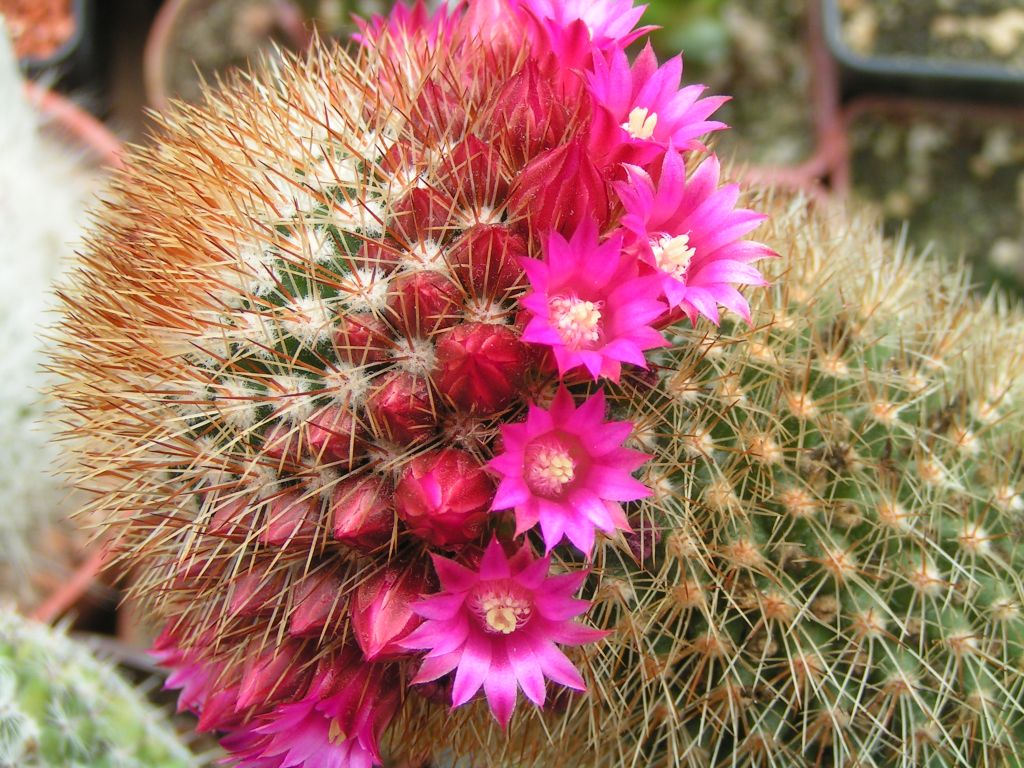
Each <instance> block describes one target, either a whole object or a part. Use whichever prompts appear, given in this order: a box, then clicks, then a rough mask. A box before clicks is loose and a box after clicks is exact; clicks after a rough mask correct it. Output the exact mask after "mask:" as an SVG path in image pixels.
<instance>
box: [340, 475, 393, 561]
mask: <svg viewBox="0 0 1024 768" xmlns="http://www.w3.org/2000/svg"><path fill="white" fill-rule="evenodd" d="M331 519H332V521H333V530H334V538H336V539H337V540H338V541H340V542H342V543H344V544H348V545H349V546H350V547H354V548H356V549H360V550H364V551H370V550H373V549H375V548H377V547H379V546H380V545H381V544H383V543H384V542H385V541H387V540H388V539H389V538H391V532H392V530H393V529H394V525H395V510H394V506H393V504H392V500H391V494H390V493H388V491H387V489H386V488H385V486H384V480H382V479H381V478H379V477H377V476H375V475H370V476H368V477H358V478H355V477H353V478H348V479H345V480H342V481H341V482H340V483H338V484H337V485H336V486H335V487H334V491H333V493H332V494H331Z"/></svg>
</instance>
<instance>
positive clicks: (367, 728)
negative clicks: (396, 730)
mask: <svg viewBox="0 0 1024 768" xmlns="http://www.w3.org/2000/svg"><path fill="white" fill-rule="evenodd" d="M314 681H315V682H314V683H313V685H312V687H311V688H310V690H309V691H308V692H307V693H306V695H305V696H303V697H301V698H299V699H297V700H294V701H291V702H289V703H287V704H282V705H280V706H278V707H276V708H275V709H274V710H273V711H272V712H270V713H269V714H265V715H263V716H260V717H257V718H255V719H253V720H252V721H250V722H248V723H246V724H245V725H244V726H242V727H239V728H236V729H235V730H233V731H232V732H231V733H229V734H228V735H227V736H226V737H225V738H223V739H222V740H221V744H222V745H223V746H224V748H225V749H227V750H228V751H229V752H230V753H231V755H232V757H233V758H234V759H237V760H239V765H240V766H241V767H242V768H371V767H372V766H375V765H380V764H381V757H380V748H379V746H378V740H379V738H380V734H381V732H382V731H383V730H384V728H385V727H386V726H387V724H388V723H389V722H390V721H391V718H392V717H394V714H395V712H396V711H397V709H398V705H399V703H400V699H401V692H400V687H399V685H398V680H397V677H396V676H395V674H394V672H393V671H392V670H391V669H390V668H388V667H385V666H382V665H379V664H367V663H366V662H365V661H363V659H362V655H361V654H360V653H359V651H357V650H354V649H352V648H346V649H345V650H344V651H343V652H342V654H341V656H340V657H339V658H336V659H330V660H325V661H324V662H321V664H320V665H319V666H318V668H317V670H316V674H315V675H314Z"/></svg>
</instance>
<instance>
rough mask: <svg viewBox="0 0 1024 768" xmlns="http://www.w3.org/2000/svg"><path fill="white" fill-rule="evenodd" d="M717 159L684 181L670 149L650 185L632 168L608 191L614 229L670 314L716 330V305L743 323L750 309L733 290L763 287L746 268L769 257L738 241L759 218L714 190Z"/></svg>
mask: <svg viewBox="0 0 1024 768" xmlns="http://www.w3.org/2000/svg"><path fill="white" fill-rule="evenodd" d="M719 173H720V168H719V163H718V158H717V157H714V156H711V157H709V158H707V159H706V160H704V161H703V162H702V163H701V164H700V165H699V166H698V167H697V169H696V170H695V171H694V172H693V176H692V178H690V179H689V181H687V179H686V166H685V163H684V161H683V158H682V157H681V156H680V154H679V153H678V152H675V151H673V150H672V149H671V148H670V149H669V151H668V153H667V154H666V155H665V159H664V161H663V163H662V168H661V176H660V178H659V180H658V182H657V184H655V182H654V181H653V180H652V179H651V177H650V175H649V174H648V173H647V172H646V171H644V170H643V169H641V168H637V167H636V166H626V175H627V180H626V181H624V182H619V183H617V184H616V191H617V192H618V194H619V197H620V199H621V200H622V204H623V206H624V207H625V209H626V213H625V215H624V216H623V218H622V225H623V227H625V228H626V229H627V230H628V231H629V233H630V235H629V236H628V237H627V238H626V248H627V250H628V251H630V252H633V253H636V254H638V255H639V256H640V258H642V259H643V260H644V261H646V262H647V263H648V264H650V265H651V266H653V267H654V268H655V269H656V270H657V271H658V273H659V275H660V276H661V285H662V290H663V291H664V293H665V297H666V298H667V299H668V303H669V306H670V307H673V308H675V307H680V308H682V310H683V311H684V312H686V314H687V316H688V317H689V318H690V320H691V321H693V322H696V318H697V315H698V314H701V315H704V316H705V317H707V318H708V319H710V320H711V321H712V322H713V323H716V324H717V323H718V321H719V317H718V305H719V304H721V305H722V306H724V307H726V308H727V309H730V310H732V311H733V312H735V313H737V314H738V315H740V316H741V317H743V318H744V319H745V320H747V322H750V307H749V306H748V304H747V300H746V299H745V298H744V297H743V295H742V294H741V293H740V292H739V291H738V290H736V288H734V287H733V286H734V285H766V284H767V283H766V281H765V279H764V277H762V275H761V273H760V272H759V271H758V270H757V269H756V268H755V267H753V266H751V264H750V262H754V261H757V260H758V259H763V258H765V257H768V256H774V255H775V254H774V252H773V251H772V250H771V249H769V248H768V247H766V246H764V245H762V244H761V243H755V242H752V241H750V240H743V239H741V238H742V237H743V236H744V235H746V234H747V233H748V232H750V231H751V230H753V229H755V228H756V227H757V225H758V224H760V223H761V221H763V220H764V219H765V217H764V216H763V215H761V214H759V213H755V212H754V211H748V210H744V209H736V208H735V207H734V206H735V205H736V199H737V198H738V197H739V187H738V186H737V185H735V184H729V185H727V186H724V187H721V188H719V187H718V178H719Z"/></svg>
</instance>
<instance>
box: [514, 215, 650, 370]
mask: <svg viewBox="0 0 1024 768" xmlns="http://www.w3.org/2000/svg"><path fill="white" fill-rule="evenodd" d="M622 237H623V236H622V233H621V232H616V233H615V234H613V235H612V236H611V237H609V238H608V239H607V240H606V241H605V242H604V243H600V242H599V239H598V234H597V225H596V224H595V223H594V222H593V221H592V220H590V219H586V220H584V221H583V223H582V224H580V226H579V228H578V229H577V230H576V232H575V233H574V234H573V236H572V239H571V240H568V241H567V240H566V239H565V238H564V237H562V236H561V235H560V234H558V233H557V232H552V233H551V234H550V235H549V236H548V238H547V243H546V246H545V248H544V251H545V259H544V261H539V260H535V259H524V260H523V268H524V269H525V270H526V276H527V277H528V278H529V280H530V286H531V287H532V289H533V290H532V292H531V293H529V294H528V295H527V296H525V297H524V298H523V300H522V303H523V306H524V307H525V308H526V309H528V310H530V312H531V313H532V314H533V317H532V319H531V320H530V322H529V324H528V325H527V326H526V329H525V330H524V332H523V341H526V342H532V343H534V344H544V345H546V346H549V347H551V349H552V351H553V353H554V355H555V361H556V362H557V364H558V370H559V372H560V373H561V374H562V375H564V374H565V373H566V372H568V371H571V370H572V369H574V368H576V367H577V366H581V365H582V366H584V367H585V368H586V369H587V370H588V371H589V372H590V375H591V376H593V377H594V378H595V379H597V378H598V377H600V376H607V377H608V378H610V379H612V380H613V381H618V380H619V374H620V372H621V369H622V363H632V364H633V365H638V366H640V367H642V368H646V367H647V361H646V359H645V358H644V350H647V349H652V348H654V347H662V346H666V344H667V342H666V341H665V339H664V338H663V337H662V335H661V334H660V333H658V332H657V331H656V330H654V328H652V327H651V323H652V322H653V321H654V320H655V319H656V318H657V317H659V316H660V315H661V314H662V313H663V312H664V311H665V305H664V304H663V303H662V302H660V301H658V294H659V292H660V288H659V286H658V281H657V280H653V281H652V279H651V278H642V277H639V276H638V265H637V261H636V257H635V256H627V255H626V254H624V253H623V252H622Z"/></svg>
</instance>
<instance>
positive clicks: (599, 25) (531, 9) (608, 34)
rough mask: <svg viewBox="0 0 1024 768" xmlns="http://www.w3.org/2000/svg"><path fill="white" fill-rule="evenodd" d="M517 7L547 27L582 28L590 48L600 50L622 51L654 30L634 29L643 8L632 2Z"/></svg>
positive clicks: (565, 0)
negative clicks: (580, 26) (580, 25)
mask: <svg viewBox="0 0 1024 768" xmlns="http://www.w3.org/2000/svg"><path fill="white" fill-rule="evenodd" d="M519 1H520V5H521V6H522V7H523V8H524V9H526V11H527V12H528V13H530V15H531V16H533V17H534V18H535V19H537V20H538V21H541V22H544V23H545V24H546V26H548V27H549V28H552V29H555V28H561V29H565V28H567V27H570V26H572V25H573V24H574V23H575V22H577V21H581V22H583V24H584V25H586V30H587V36H588V38H589V39H590V42H591V45H592V46H593V47H594V48H596V49H597V50H600V51H607V50H613V49H623V48H626V46H628V45H629V44H630V43H632V42H633V41H634V40H636V39H637V38H638V37H640V36H642V35H644V34H646V33H647V32H650V31H651V30H652V29H654V27H639V28H638V27H637V26H636V24H637V22H638V21H640V17H641V16H643V15H644V11H645V10H646V9H647V6H646V5H639V6H636V7H633V0H519Z"/></svg>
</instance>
